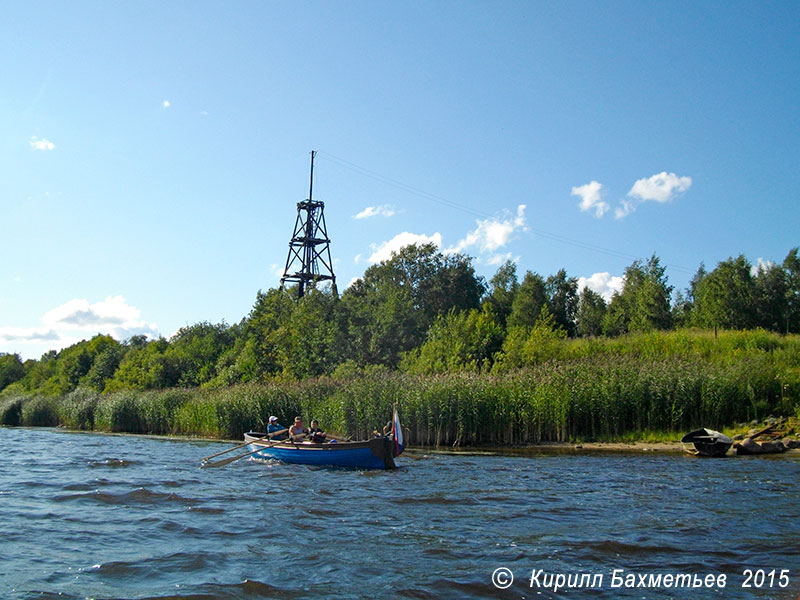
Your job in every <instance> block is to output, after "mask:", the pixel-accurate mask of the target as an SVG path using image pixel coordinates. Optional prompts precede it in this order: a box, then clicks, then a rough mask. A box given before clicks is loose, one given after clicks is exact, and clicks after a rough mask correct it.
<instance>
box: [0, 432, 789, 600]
mask: <svg viewBox="0 0 800 600" xmlns="http://www.w3.org/2000/svg"><path fill="white" fill-rule="evenodd" d="M224 448H225V446H222V445H219V444H212V443H207V442H194V441H182V440H165V439H152V438H144V437H134V436H106V435H96V434H80V433H67V432H61V431H57V430H43V429H7V428H0V449H1V450H0V598H3V599H17V598H26V599H27V598H68V599H69V598H97V599H99V598H194V599H201V598H202V599H206V598H208V599H211V598H237V599H240V598H284V599H290V598H386V597H390V596H394V597H399V598H419V599H426V598H507V599H511V598H515V599H519V598H548V599H549V598H567V599H576V598H608V599H611V598H637V599H643V598H696V597H698V596H699V595H700V594H702V595H704V596H712V597H718V598H769V599H773V598H774V599H790V600H794V599H795V598H797V596H798V593H800V547H799V546H798V539H800V498H799V497H798V487H797V483H798V481H800V459H799V458H798V457H796V456H795V457H790V456H782V457H779V458H777V459H764V458H744V457H739V458H729V459H722V460H702V459H693V458H689V457H682V456H677V455H657V454H653V453H647V454H641V455H640V454H636V455H622V454H619V455H613V454H572V453H567V454H549V455H548V454H534V455H529V456H518V455H517V456H501V455H479V454H475V455H470V454H466V455H463V454H456V455H454V454H438V453H427V454H426V453H422V452H408V453H406V454H404V455H403V456H402V457H401V458H400V459H399V460H398V463H400V464H401V465H402V468H400V469H399V470H397V471H395V472H360V471H347V470H331V469H319V468H309V467H305V466H298V465H281V464H269V463H264V462H260V461H250V460H246V459H245V460H241V461H238V462H234V463H232V464H230V465H228V466H226V467H223V468H220V469H200V468H199V464H200V458H201V457H203V456H206V455H209V454H212V453H214V452H217V451H219V450H222V449H224ZM223 458H224V457H223ZM499 567H506V568H508V569H510V570H511V572H512V573H513V574H514V576H515V578H516V580H515V582H514V584H513V585H511V587H509V588H508V589H505V590H500V589H498V588H496V587H494V586H493V585H492V582H491V576H492V573H493V572H494V571H495V569H497V568H499ZM616 568H621V569H625V572H626V573H627V572H634V573H637V574H646V573H668V572H672V573H689V574H693V575H694V574H699V575H705V574H709V573H711V574H715V575H718V574H727V577H728V582H727V583H728V585H727V587H726V588H725V589H711V590H699V591H698V590H692V589H678V590H674V589H664V588H660V589H648V588H644V589H642V588H640V589H625V588H621V589H620V588H616V589H612V588H611V577H612V570H613V569H616ZM747 568H751V569H753V570H757V569H766V570H767V571H769V570H772V569H777V570H778V572H779V571H780V570H781V569H788V570H789V573H788V578H789V586H788V588H780V587H779V586H778V584H779V581H778V579H777V573H776V578H775V581H774V585H773V587H772V588H768V587H764V586H762V587H761V588H760V589H752V588H751V589H742V588H741V584H742V583H743V577H742V572H743V571H744V569H747ZM534 569H536V570H542V571H543V572H544V573H551V574H555V573H565V574H571V573H578V572H584V573H591V574H595V573H600V574H604V580H603V585H602V587H600V588H596V589H573V590H559V591H557V592H553V590H552V586H551V587H550V588H549V589H541V588H537V587H534V588H533V589H531V588H530V587H529V584H530V579H531V573H532V571H533V570H534ZM540 581H541V579H540ZM764 585H766V584H764Z"/></svg>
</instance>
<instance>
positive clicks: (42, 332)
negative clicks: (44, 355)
mask: <svg viewBox="0 0 800 600" xmlns="http://www.w3.org/2000/svg"><path fill="white" fill-rule="evenodd" d="M58 339H60V337H59V335H58V333H56V332H55V331H54V330H52V329H43V328H36V327H0V342H23V343H24V342H51V341H55V340H58Z"/></svg>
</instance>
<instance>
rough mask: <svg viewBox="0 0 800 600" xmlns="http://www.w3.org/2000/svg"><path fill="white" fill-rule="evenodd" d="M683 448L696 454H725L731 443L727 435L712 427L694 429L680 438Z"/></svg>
mask: <svg viewBox="0 0 800 600" xmlns="http://www.w3.org/2000/svg"><path fill="white" fill-rule="evenodd" d="M681 444H683V448H684V450H686V451H687V452H688V453H689V454H694V455H696V456H725V454H726V453H727V452H728V449H729V448H730V447H731V446H732V445H733V440H732V439H731V438H729V437H728V436H727V435H724V434H722V433H720V432H719V431H714V430H713V429H706V428H703V429H696V430H695V431H692V432H690V433H687V434H686V435H685V436H683V438H681Z"/></svg>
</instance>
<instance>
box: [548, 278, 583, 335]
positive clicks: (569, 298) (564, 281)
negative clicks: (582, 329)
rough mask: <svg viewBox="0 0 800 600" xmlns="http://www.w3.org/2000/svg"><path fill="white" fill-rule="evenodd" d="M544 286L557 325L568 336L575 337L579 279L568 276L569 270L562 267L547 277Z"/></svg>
mask: <svg viewBox="0 0 800 600" xmlns="http://www.w3.org/2000/svg"><path fill="white" fill-rule="evenodd" d="M544 288H545V293H546V294H547V304H548V307H549V308H550V312H551V313H552V315H553V318H554V319H555V322H556V325H557V326H558V327H560V328H561V329H563V330H564V331H565V332H567V335H568V336H570V337H574V336H575V333H576V327H575V317H576V316H577V313H578V279H577V278H576V277H567V272H566V271H565V270H564V269H560V270H559V271H558V273H556V274H555V275H551V276H550V277H548V278H547V281H545V284H544Z"/></svg>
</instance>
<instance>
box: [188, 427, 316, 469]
mask: <svg viewBox="0 0 800 600" xmlns="http://www.w3.org/2000/svg"><path fill="white" fill-rule="evenodd" d="M277 433H278V432H277V431H276V432H275V433H273V434H272V435H276V434H277ZM304 437H306V434H302V435H296V436H295V439H299V438H304ZM263 439H264V438H258V440H254V441H253V442H247V444H248V445H249V444H252V443H254V442H255V443H256V444H257V445H260V446H261V448H258V449H257V450H253V451H252V452H246V453H245V454H239V455H237V456H232V457H231V458H226V459H224V460H218V461H217V462H213V463H212V462H206V463H203V464H201V465H200V466H201V467H202V468H206V467H224V466H225V465H229V464H231V463H232V462H234V461H237V460H239V459H240V458H245V457H246V456H252V455H253V454H256V453H258V452H261V451H262V450H263V449H264V448H270V447H272V446H274V445H275V444H281V443H283V444H285V443H287V440H275V441H270V442H263V441H259V440H263ZM293 441H294V440H289V442H288V443H292V442H293Z"/></svg>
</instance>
